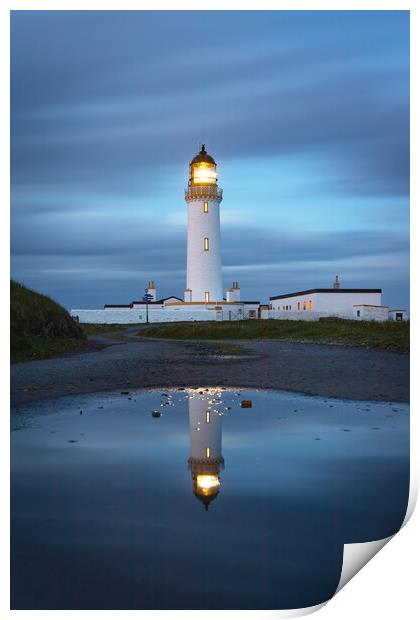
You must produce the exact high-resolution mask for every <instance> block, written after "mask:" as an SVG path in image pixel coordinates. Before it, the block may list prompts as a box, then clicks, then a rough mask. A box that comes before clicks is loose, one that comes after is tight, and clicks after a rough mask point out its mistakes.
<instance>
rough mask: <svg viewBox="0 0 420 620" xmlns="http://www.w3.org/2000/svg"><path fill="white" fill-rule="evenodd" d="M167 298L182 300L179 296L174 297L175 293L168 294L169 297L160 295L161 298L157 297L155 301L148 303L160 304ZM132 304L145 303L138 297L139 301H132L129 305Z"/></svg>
mask: <svg viewBox="0 0 420 620" xmlns="http://www.w3.org/2000/svg"><path fill="white" fill-rule="evenodd" d="M168 299H178V300H179V301H182V299H181V298H180V297H175V295H169V297H162V299H157V300H156V301H149V302H148V305H149V306H150V305H153V304H158V305H160V306H161V305H162V304H163V303H164V302H165V301H167V300H168ZM133 304H144V305H146V302H145V301H144V299H140V300H139V301H132V302H131V305H133Z"/></svg>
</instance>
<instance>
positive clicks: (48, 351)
mask: <svg viewBox="0 0 420 620" xmlns="http://www.w3.org/2000/svg"><path fill="white" fill-rule="evenodd" d="M10 345H11V361H12V362H22V361H28V360H33V359H44V358H47V357H52V356H53V355H57V354H60V353H69V352H73V351H79V350H82V349H84V348H86V346H87V342H86V336H85V334H84V333H83V331H82V329H81V328H80V327H79V325H78V324H77V323H76V322H75V321H74V320H73V319H72V317H71V316H70V315H69V313H68V312H67V310H65V309H64V308H63V307H62V306H60V305H59V304H57V303H56V302H55V301H53V300H52V299H50V298H49V297H46V296H45V295H41V294H40V293H36V292H35V291H31V290H30V289H28V288H26V286H23V285H22V284H19V283H18V282H14V281H13V280H12V281H11V282H10Z"/></svg>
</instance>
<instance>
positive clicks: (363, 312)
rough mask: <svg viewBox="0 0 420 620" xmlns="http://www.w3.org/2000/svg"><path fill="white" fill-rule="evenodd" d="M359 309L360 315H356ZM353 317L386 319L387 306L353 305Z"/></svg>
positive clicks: (360, 319)
mask: <svg viewBox="0 0 420 620" xmlns="http://www.w3.org/2000/svg"><path fill="white" fill-rule="evenodd" d="M358 311H359V313H360V316H357V312H358ZM353 313H354V314H353V318H354V319H356V321H380V322H383V321H387V320H388V306H354V308H353Z"/></svg>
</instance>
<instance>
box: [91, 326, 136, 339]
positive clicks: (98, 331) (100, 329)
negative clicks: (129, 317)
mask: <svg viewBox="0 0 420 620" xmlns="http://www.w3.org/2000/svg"><path fill="white" fill-rule="evenodd" d="M133 325H134V324H131V323H130V324H120V323H81V324H80V327H81V328H82V330H83V332H84V334H86V336H101V335H102V334H110V333H113V332H119V331H122V330H123V329H127V327H132V326H133ZM134 327H135V325H134Z"/></svg>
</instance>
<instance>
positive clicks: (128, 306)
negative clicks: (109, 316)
mask: <svg viewBox="0 0 420 620" xmlns="http://www.w3.org/2000/svg"><path fill="white" fill-rule="evenodd" d="M132 307H133V306H132V304H105V305H104V308H132Z"/></svg>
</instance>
